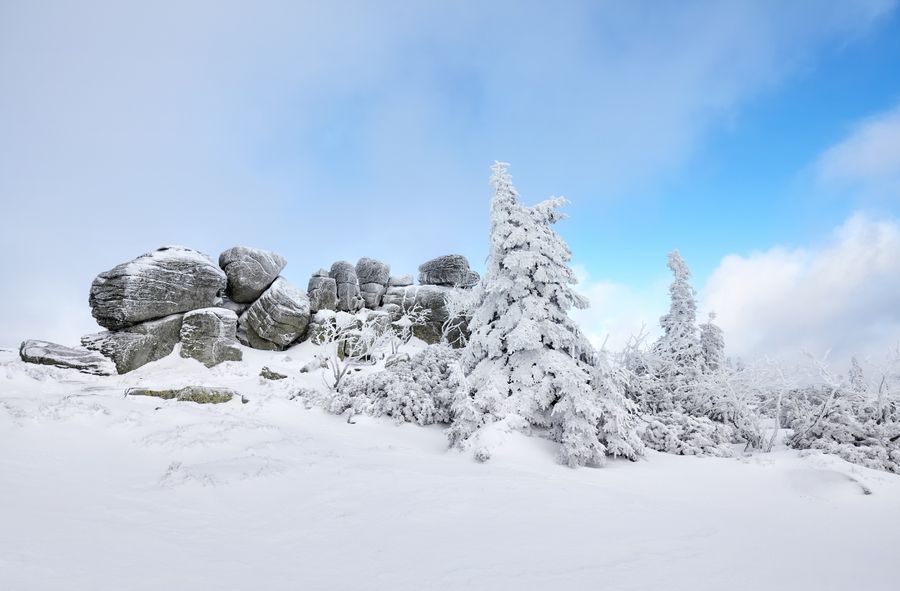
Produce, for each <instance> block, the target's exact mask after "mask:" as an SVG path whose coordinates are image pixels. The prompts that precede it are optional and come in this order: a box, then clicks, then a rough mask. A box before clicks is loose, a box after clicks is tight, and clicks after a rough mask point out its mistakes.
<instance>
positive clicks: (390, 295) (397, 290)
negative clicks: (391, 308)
mask: <svg viewBox="0 0 900 591" xmlns="http://www.w3.org/2000/svg"><path fill="white" fill-rule="evenodd" d="M418 289H419V288H418V287H417V286H415V285H406V286H402V287H400V286H398V287H389V288H387V291H385V292H384V296H383V297H382V298H381V305H382V306H388V305H396V306H400V308H401V309H402V310H403V311H404V312H405V311H406V310H408V309H409V308H411V307H412V306H413V305H414V304H415V301H416V291H418Z"/></svg>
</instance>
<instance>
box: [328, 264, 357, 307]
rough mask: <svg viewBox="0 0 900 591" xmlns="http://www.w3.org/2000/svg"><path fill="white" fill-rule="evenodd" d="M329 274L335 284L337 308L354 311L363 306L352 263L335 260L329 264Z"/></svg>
mask: <svg viewBox="0 0 900 591" xmlns="http://www.w3.org/2000/svg"><path fill="white" fill-rule="evenodd" d="M329 275H330V276H331V278H332V279H334V281H335V283H336V284H337V299H338V302H337V308H338V310H341V311H344V312H356V311H357V310H359V309H360V308H362V307H363V300H362V298H361V297H359V278H358V277H357V275H356V267H355V266H353V263H350V262H347V261H337V262H336V263H334V264H333V265H331V272H330V273H329Z"/></svg>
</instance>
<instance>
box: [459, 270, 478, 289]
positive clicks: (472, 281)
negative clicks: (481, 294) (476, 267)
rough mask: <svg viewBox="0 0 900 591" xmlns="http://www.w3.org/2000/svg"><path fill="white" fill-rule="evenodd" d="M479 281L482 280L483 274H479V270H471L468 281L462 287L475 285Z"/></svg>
mask: <svg viewBox="0 0 900 591" xmlns="http://www.w3.org/2000/svg"><path fill="white" fill-rule="evenodd" d="M479 281H481V275H479V274H478V271H469V275H468V277H467V278H466V283H465V284H464V285H461V286H460V287H475V286H476V285H477V284H478V282H479Z"/></svg>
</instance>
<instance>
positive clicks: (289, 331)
mask: <svg viewBox="0 0 900 591" xmlns="http://www.w3.org/2000/svg"><path fill="white" fill-rule="evenodd" d="M309 315H310V314H309V297H308V296H307V295H306V294H305V293H303V292H302V291H300V290H299V289H297V288H296V287H295V286H294V285H292V284H291V283H289V282H288V281H287V280H286V279H284V278H283V277H279V278H277V279H276V280H275V281H274V283H272V285H271V286H270V287H269V289H267V290H266V291H265V293H263V294H262V296H260V298H259V299H258V300H256V301H255V302H253V305H252V306H250V308H249V309H248V310H247V311H246V312H245V313H244V315H243V316H241V318H240V323H241V325H242V326H243V327H244V329H245V331H246V334H247V339H248V342H249V344H250V346H251V347H255V348H268V347H267V346H266V345H265V344H264V343H261V342H260V341H267V342H268V343H269V344H271V345H274V348H276V349H283V348H285V347H287V346H288V345H290V344H291V343H293V342H294V341H296V340H297V339H299V338H300V337H302V336H303V335H304V334H305V333H306V329H307V326H308V325H309Z"/></svg>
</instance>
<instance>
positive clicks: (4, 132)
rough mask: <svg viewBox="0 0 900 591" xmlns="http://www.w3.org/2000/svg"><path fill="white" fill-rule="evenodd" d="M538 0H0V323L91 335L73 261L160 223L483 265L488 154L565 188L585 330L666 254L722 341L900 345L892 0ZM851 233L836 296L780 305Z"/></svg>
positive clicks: (294, 254) (630, 311) (899, 132)
mask: <svg viewBox="0 0 900 591" xmlns="http://www.w3.org/2000/svg"><path fill="white" fill-rule="evenodd" d="M556 4H557V5H551V4H550V3H542V2H491V3H479V2H471V1H457V2H449V3H424V2H399V1H395V2H385V3H377V4H376V3H367V2H334V3H313V2H279V1H268V2H260V3H254V4H253V5H252V6H251V5H249V4H246V3H241V2H211V1H210V2H178V3H176V2H171V3H170V2H160V3H127V2H125V3H123V2H97V1H89V2H84V3H80V4H79V5H78V6H75V5H73V4H71V3H63V2H20V1H17V0H0V80H2V84H3V88H4V92H3V93H0V200H2V206H3V211H4V213H5V215H4V224H3V231H2V232H0V245H2V247H3V248H4V250H5V251H6V252H8V253H11V256H10V257H9V261H8V268H7V270H6V278H7V283H8V285H12V286H14V287H13V288H11V289H6V290H4V293H2V294H0V305H2V307H3V308H4V309H14V310H17V313H16V314H15V315H12V316H9V315H7V317H5V318H3V319H0V343H2V344H7V345H10V344H14V343H15V342H17V341H18V340H21V339H22V338H25V337H28V336H32V337H38V338H47V339H55V340H60V341H64V342H71V341H73V340H75V339H77V336H78V335H79V334H83V333H84V332H87V331H90V330H94V328H93V327H92V322H91V319H90V315H89V310H88V308H87V304H86V302H87V289H88V286H89V285H90V281H91V279H92V278H93V276H94V275H96V274H97V273H98V272H100V271H103V270H105V269H107V268H109V267H111V266H113V265H115V264H116V263H119V262H121V261H124V260H127V259H130V258H133V257H134V256H136V255H138V254H140V253H142V252H146V251H148V250H151V249H153V248H156V247H157V246H160V245H163V244H172V243H177V244H184V245H187V246H192V247H194V248H197V249H199V250H201V251H204V252H207V253H209V254H211V255H213V256H216V255H217V253H218V252H220V251H221V250H224V249H225V248H227V247H230V246H232V245H234V244H246V245H250V246H258V247H262V248H270V249H273V250H277V251H279V252H281V253H283V254H284V255H285V256H286V257H287V258H288V261H289V265H288V268H287V269H286V270H285V275H286V277H287V278H288V279H290V280H292V281H293V282H295V283H297V284H299V285H301V286H305V284H306V281H307V279H308V277H309V275H310V274H311V272H312V271H314V270H315V269H316V268H318V267H320V266H328V265H329V264H330V263H331V262H332V261H334V260H337V259H342V258H346V259H350V260H356V259H357V258H359V257H361V256H375V257H378V258H382V259H383V260H385V261H387V262H389V263H390V264H391V265H392V266H393V268H394V269H395V270H396V271H397V272H414V271H415V268H416V266H417V265H418V264H419V263H421V262H422V261H424V260H425V259H427V258H430V257H433V256H437V255H440V254H445V253H449V252H459V253H462V254H466V255H467V256H469V257H470V259H471V260H472V262H473V264H474V266H476V267H479V266H481V264H482V262H483V259H484V256H485V255H486V252H487V236H486V233H487V227H488V220H487V208H488V198H489V194H488V186H487V175H488V167H489V165H490V163H491V162H492V161H493V160H505V161H508V162H510V163H511V164H512V168H511V171H512V173H513V176H514V179H515V181H516V182H517V184H518V186H519V189H520V191H521V193H522V195H523V197H524V199H525V200H526V201H537V200H539V199H542V198H544V197H547V196H550V195H565V196H566V197H568V198H569V199H570V200H571V204H570V206H569V207H568V212H569V213H570V215H571V218H570V219H569V220H567V221H565V222H563V223H562V224H560V227H559V231H560V233H561V234H563V236H564V237H565V238H566V239H567V240H568V241H569V244H570V246H571V247H572V250H573V253H574V258H575V262H576V264H577V265H578V267H579V270H580V272H582V273H583V274H584V276H585V281H584V285H583V289H584V290H585V291H586V292H587V293H588V294H589V295H591V296H592V298H593V300H594V309H593V310H592V311H591V312H590V313H588V314H586V315H584V316H583V317H582V318H581V320H582V322H583V323H584V324H585V327H586V329H587V330H588V331H589V332H590V333H591V334H592V335H593V336H594V337H595V338H597V339H602V338H603V337H604V336H605V335H606V334H612V337H613V341H615V340H616V339H620V338H622V335H626V334H627V333H628V332H630V331H632V330H634V329H635V327H636V326H639V325H640V322H642V321H643V322H646V323H647V324H650V325H652V324H653V323H654V322H655V320H656V318H657V317H658V316H659V314H660V313H661V312H662V309H661V308H663V307H664V305H665V284H666V281H667V276H666V269H665V255H666V252H667V251H669V250H671V249H672V248H679V249H680V250H681V251H682V253H683V254H684V256H685V257H686V259H687V260H688V262H689V264H690V265H691V266H692V268H693V269H694V271H695V275H696V284H697V287H698V290H699V291H700V293H701V298H702V307H703V308H704V310H706V309H710V308H716V309H717V311H718V312H719V314H720V318H721V321H722V324H723V326H724V328H725V329H726V337H727V338H728V339H729V343H730V344H731V345H732V347H733V350H734V352H735V353H738V354H746V355H751V354H758V353H759V352H760V351H762V350H764V349H765V350H768V349H773V350H775V349H779V350H785V351H786V350H797V349H799V348H801V347H807V348H811V349H815V350H817V351H821V350H824V349H827V348H829V347H839V348H842V349H843V350H845V351H850V350H854V351H855V350H866V351H869V350H872V351H877V350H881V349H884V348H885V347H886V344H887V343H889V342H891V340H892V339H893V340H894V341H895V340H896V336H892V335H894V329H895V328H897V327H900V318H898V317H897V314H895V313H893V312H892V310H893V309H897V310H898V313H900V306H897V305H895V303H896V302H897V300H898V299H900V287H897V289H896V291H894V288H895V285H894V282H893V280H891V279H890V277H893V276H894V275H895V274H897V273H894V271H900V261H895V260H894V258H892V257H891V256H890V255H889V252H888V251H890V250H891V249H892V248H893V245H894V243H893V242H892V240H893V239H894V230H896V229H897V228H896V224H895V221H894V220H895V218H896V215H897V211H896V210H897V189H898V187H900V183H898V182H897V179H898V178H900V156H897V155H896V154H897V153H898V152H900V139H898V138H900V125H894V119H893V118H892V113H894V112H895V110H896V109H897V108H898V105H900V14H898V9H897V6H896V3H895V2H893V1H890V0H859V1H852V0H834V1H832V2H825V3H823V2H817V1H797V2H790V3H785V2H774V1H771V2H766V1H759V2H729V3H721V2H700V1H695V2H679V3H668V2H629V3H619V2H575V1H572V2H565V3H556ZM867 125H868V127H867ZM895 128H897V129H895ZM895 136H896V138H895ZM829 154H831V156H828V155H829ZM873 241H876V242H878V243H879V244H882V248H884V249H886V250H885V253H886V254H885V257H886V259H889V260H888V262H886V263H884V265H887V266H879V265H882V262H883V261H882V259H881V258H879V259H877V261H874V262H873V261H871V260H868V259H866V258H865V253H866V252H868V250H867V246H866V245H867V244H870V243H872V242H873ZM854 247H858V248H857V249H856V250H854ZM848 252H853V253H856V254H855V255H854V256H856V257H857V258H855V259H853V258H852V257H850V259H852V260H851V262H850V263H848V264H849V265H850V267H852V268H854V269H860V268H862V269H863V270H865V271H866V273H863V274H862V276H860V277H856V278H854V279H852V280H851V279H848V280H847V281H846V282H845V283H844V284H843V285H842V286H841V288H842V289H843V292H842V293H843V294H844V295H843V296H842V297H844V298H845V299H846V300H847V301H846V302H844V303H840V302H833V303H832V304H829V305H828V306H823V307H822V308H821V309H819V310H817V311H816V312H815V314H812V313H807V312H805V311H798V310H794V309H791V308H790V307H789V306H787V307H786V306H784V305H782V304H783V300H785V299H793V298H794V297H795V296H792V295H791V294H793V293H795V292H796V291H797V290H798V289H799V286H803V289H810V290H812V289H813V287H810V286H813V282H812V279H814V278H817V277H818V278H822V279H821V281H824V282H825V284H826V285H823V286H822V287H821V289H822V290H826V289H827V290H830V293H832V294H834V293H836V292H835V290H834V289H832V286H829V285H827V283H828V280H827V277H828V276H829V275H830V274H829V273H826V272H823V271H820V270H818V269H820V268H821V267H822V266H825V265H830V264H832V263H833V261H834V260H840V261H844V260H846V259H848V257H849V256H850V255H848V254H847V253H848ZM729 257H732V258H729ZM735 257H736V258H735ZM859 257H863V258H862V259H860V258H859ZM885 257H883V258H885ZM894 264H897V265H898V268H897V269H894V267H893V266H892V265H894ZM760 265H769V266H768V267H760ZM837 274H838V275H840V274H841V272H840V271H837ZM751 275H752V276H751ZM761 276H762V277H763V278H765V277H779V278H780V279H779V282H778V283H777V284H772V285H769V284H766V283H765V282H764V281H762V280H761V279H760V277H761ZM848 277H849V275H848ZM854 281H855V282H856V283H854ZM748 282H749V283H750V284H752V285H753V286H755V287H757V288H758V287H759V286H760V285H765V286H766V289H765V290H764V291H762V292H755V293H756V296H755V297H754V300H753V301H752V302H747V301H746V300H745V299H744V298H745V297H746V294H747V293H749V290H748V289H747V287H746V286H747V283H748ZM873 286H876V287H877V289H876V287H873ZM863 289H865V290H868V291H865V293H863V291H862V290H863ZM812 293H817V292H815V290H813V292H812ZM861 294H862V295H861ZM866 294H869V295H866ZM874 294H877V295H874ZM833 300H834V298H831V299H830V300H829V301H833ZM826 308H827V309H826ZM785 315H789V316H790V319H789V321H788V320H786V319H785ZM798 315H799V316H802V318H797V317H798ZM836 318H844V319H845V321H844V322H842V323H837V321H836ZM847 319H849V320H847ZM786 325H789V326H791V329H790V331H789V332H790V334H792V335H794V337H792V338H788V337H786V336H784V335H782V336H781V337H779V338H777V339H776V338H768V337H766V338H763V337H760V336H759V335H760V334H761V333H765V334H769V333H770V332H778V329H779V328H783V327H785V326H786ZM766 327H770V329H766ZM823 327H831V328H828V329H827V330H826V329H825V328H823ZM781 332H785V331H781ZM876 333H877V334H876ZM898 334H900V332H898ZM873 335H875V336H873ZM835 341H840V342H839V343H836V342H835Z"/></svg>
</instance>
